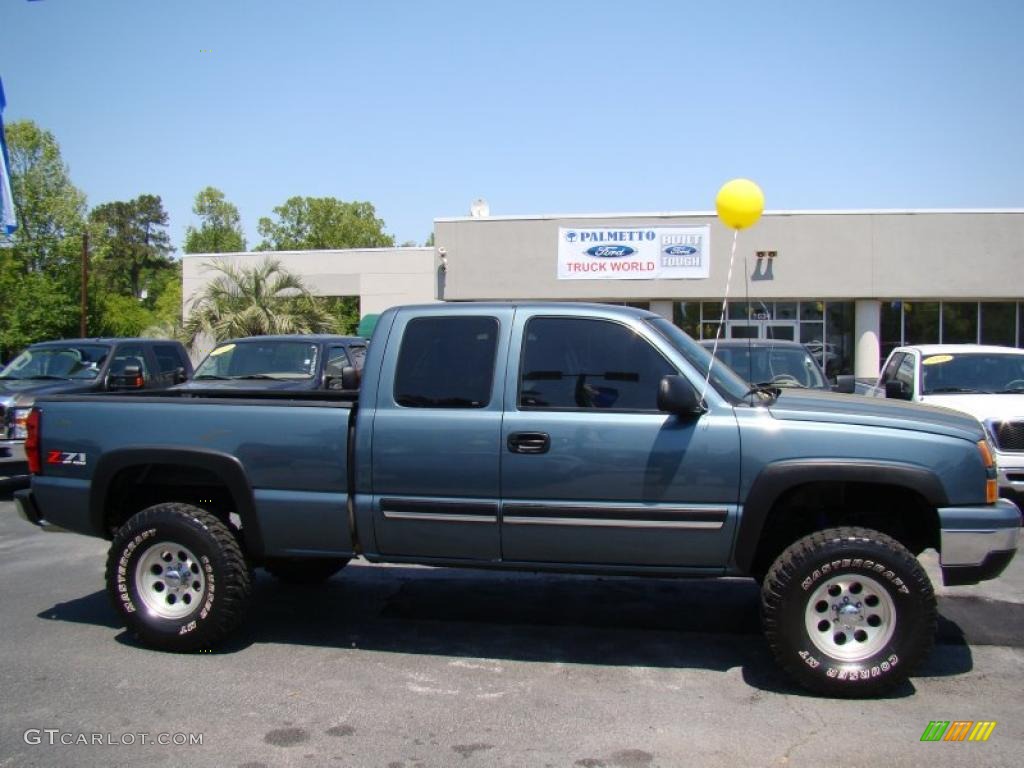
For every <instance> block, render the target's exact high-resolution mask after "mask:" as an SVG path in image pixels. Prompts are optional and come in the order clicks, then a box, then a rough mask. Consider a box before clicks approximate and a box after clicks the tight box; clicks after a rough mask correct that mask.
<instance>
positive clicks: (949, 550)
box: [16, 303, 1020, 696]
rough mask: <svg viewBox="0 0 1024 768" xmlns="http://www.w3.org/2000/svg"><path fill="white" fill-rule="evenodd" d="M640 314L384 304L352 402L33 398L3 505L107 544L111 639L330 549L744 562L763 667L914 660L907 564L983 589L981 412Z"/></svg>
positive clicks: (463, 561)
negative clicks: (785, 384)
mask: <svg viewBox="0 0 1024 768" xmlns="http://www.w3.org/2000/svg"><path fill="white" fill-rule="evenodd" d="M709 366H711V356H710V354H709V353H708V351H707V350H705V349H703V348H702V347H701V346H700V345H699V344H697V343H696V342H694V341H693V339H691V338H690V337H689V336H687V335H686V334H685V333H683V332H682V331H680V330H679V329H678V328H676V327H675V326H674V325H673V324H672V323H671V322H669V321H667V320H664V319H662V318H660V317H658V316H657V315H654V314H651V313H649V312H645V311H642V310H638V309H632V308H627V307H609V306H602V305H587V304H541V303H530V304H526V303H523V304H499V303H494V304H490V303H487V304H472V303H467V304H457V305H452V304H438V305H430V306H419V307H402V308H396V309H392V310H389V311H387V312H385V313H384V314H383V315H382V316H381V317H380V320H379V322H378V325H377V327H376V330H375V332H374V336H373V340H372V343H371V344H370V347H369V354H368V356H367V358H366V365H365V367H364V369H363V377H362V387H361V390H360V392H359V396H358V401H356V402H350V401H345V400H332V399H330V394H329V393H322V392H321V393H317V396H318V398H319V399H313V398H312V396H308V397H306V396H302V395H301V393H299V394H296V393H288V394H287V397H284V396H281V395H278V396H276V397H275V396H273V395H272V394H266V395H263V396H255V395H250V394H246V395H245V396H241V397H236V398H230V397H229V398H225V397H224V396H223V393H218V394H219V396H210V397H208V398H207V397H203V396H202V395H201V393H197V392H195V391H193V392H191V393H187V394H185V395H182V394H175V393H164V394H160V395H155V394H154V395H146V394H144V395H141V396H130V395H129V396H115V397H110V396H105V397H103V398H98V397H95V396H94V397H86V396H63V397H53V398H41V399H39V400H38V401H37V402H36V405H35V408H34V410H33V411H32V413H31V414H30V417H29V421H28V424H29V439H28V445H27V449H26V451H27V455H28V458H29V461H30V463H31V468H32V471H33V473H34V474H33V478H32V484H31V488H30V489H28V490H26V491H23V492H20V493H19V494H18V495H17V498H16V500H17V504H18V507H19V510H20V512H21V514H22V515H23V516H24V517H26V518H27V519H28V520H29V521H31V522H33V523H35V524H37V525H40V526H42V527H44V528H45V527H59V528H62V529H66V530H71V531H77V532H79V533H84V534H88V535H93V536H102V537H107V538H108V539H111V542H112V543H111V547H110V554H109V558H108V561H107V571H106V578H107V588H108V591H109V593H110V596H111V598H112V600H113V602H114V604H115V605H116V606H117V609H118V611H119V612H120V615H121V617H122V618H123V619H124V621H125V622H126V624H127V625H128V627H129V628H130V629H131V630H132V631H134V632H135V633H136V634H137V635H138V636H139V637H140V638H141V640H142V641H143V642H145V643H147V644H149V645H151V646H155V647H159V648H164V649H168V650H175V651H194V650H201V649H207V648H209V647H210V646H212V645H213V644H215V643H217V642H218V641H220V640H222V639H223V638H224V637H225V636H226V635H227V634H228V633H229V632H230V631H231V630H232V629H233V628H234V627H235V626H236V625H237V624H238V623H239V622H240V621H241V619H242V615H243V612H244V607H245V605H246V602H247V599H248V598H249V594H250V591H251V584H252V572H251V569H252V568H253V567H263V568H266V569H267V570H268V571H270V572H271V573H274V574H276V575H278V576H280V577H281V578H284V579H289V580H293V581H318V580H323V579H326V578H328V577H330V576H331V575H332V574H334V573H335V572H336V571H338V569H340V568H341V567H342V566H344V565H345V564H346V563H347V562H348V560H349V559H350V558H352V557H355V556H357V555H362V556H363V557H364V558H366V559H367V560H369V561H371V562H392V563H421V564H427V565H436V566H472V567H481V568H514V569H529V570H538V571H539V570H549V571H571V572H580V573H591V574H622V575H632V576H656V577H669V576H691V577H693V576H697V577H710V576H750V577H753V578H755V579H758V580H759V581H760V582H761V583H762V599H761V608H762V616H763V623H764V629H765V632H766V635H767V639H768V642H769V645H770V647H771V649H772V651H773V653H774V654H775V656H776V658H777V659H778V661H779V662H780V664H781V665H782V667H784V668H785V669H786V670H787V671H788V672H789V673H790V674H791V675H792V676H793V677H794V678H796V680H797V681H799V682H800V683H801V684H803V685H804V686H806V687H808V688H810V689H812V690H814V691H817V692H820V693H825V694H829V695H839V696H863V695H871V694H876V693H878V692H880V691H882V690H884V689H886V688H888V687H890V686H892V685H894V684H896V683H898V682H900V681H902V680H904V679H905V678H906V677H907V675H908V674H909V673H910V672H911V670H913V668H914V666H915V665H916V664H918V663H919V662H920V661H921V660H922V659H923V658H924V657H925V656H926V654H927V653H928V651H929V649H930V647H931V644H932V641H933V637H934V633H935V624H936V604H935V598H934V595H933V591H932V586H931V584H930V582H929V579H928V577H927V575H926V573H925V572H924V570H923V569H922V567H921V565H920V564H919V562H918V560H917V558H916V555H917V554H918V553H920V552H922V551H923V550H925V549H928V548H933V549H936V550H938V552H939V554H940V558H941V566H942V575H943V579H944V581H945V583H946V584H947V585H956V584H971V583H976V582H978V581H980V580H983V579H991V578H994V577H996V576H998V575H999V574H1000V573H1001V572H1002V571H1003V569H1004V568H1005V567H1006V565H1007V564H1008V563H1009V562H1010V560H1011V559H1012V557H1013V555H1014V553H1015V551H1016V548H1017V540H1018V534H1019V529H1020V513H1019V511H1018V510H1017V507H1016V506H1015V505H1014V504H1013V503H1011V502H1009V501H1006V500H1002V499H998V498H997V488H996V467H995V464H994V462H993V458H992V457H993V450H992V447H991V446H990V445H989V443H988V442H987V440H986V436H985V433H984V432H983V430H982V427H981V425H980V424H979V423H978V422H977V421H975V420H974V419H972V418H970V417H968V416H965V415H962V414H958V413H954V412H952V411H948V410H943V409H937V408H928V407H924V406H917V405H913V404H908V403H903V402H896V401H882V400H875V399H868V398H855V397H849V396H843V395H834V394H831V393H828V392H811V391H791V390H779V389H773V388H770V387H764V386H762V387H754V388H751V387H750V385H748V384H747V383H746V382H744V381H743V380H741V379H740V378H738V377H737V376H736V375H735V374H734V373H732V372H731V371H730V370H729V369H728V368H726V367H725V366H721V365H714V366H711V367H710V374H709Z"/></svg>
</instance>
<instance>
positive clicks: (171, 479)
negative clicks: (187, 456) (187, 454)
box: [103, 464, 241, 536]
mask: <svg viewBox="0 0 1024 768" xmlns="http://www.w3.org/2000/svg"><path fill="white" fill-rule="evenodd" d="M168 501H177V502H182V503H185V504H191V505H193V506H196V507H200V508H201V509H205V510H206V511H207V512H210V513H212V514H213V515H215V516H216V517H217V518H219V519H220V520H222V521H223V522H224V523H225V524H227V525H228V526H229V527H230V528H233V529H240V528H241V520H240V518H239V517H238V516H237V515H233V514H232V513H234V512H236V511H237V508H238V505H237V503H236V501H235V499H234V497H233V496H232V495H231V491H230V490H229V488H228V486H227V484H226V483H225V482H224V481H223V480H222V479H221V478H220V477H219V476H218V475H217V474H216V473H215V472H212V471H210V470H208V469H203V468H202V467H194V466H183V465H177V464H141V465H136V466H132V467H126V468H125V469H122V470H121V471H119V472H118V473H117V474H116V475H114V477H113V478H111V481H110V485H109V486H108V487H107V493H106V499H105V504H104V509H103V527H104V530H105V531H106V532H107V534H108V535H109V536H113V534H114V532H115V531H116V530H117V529H118V528H120V527H121V526H122V525H124V523H125V522H126V521H127V520H128V519H129V518H130V517H132V516H133V515H135V514H136V513H137V512H141V511H142V510H143V509H146V508H147V507H151V506H153V505H154V504H160V503H163V502H168Z"/></svg>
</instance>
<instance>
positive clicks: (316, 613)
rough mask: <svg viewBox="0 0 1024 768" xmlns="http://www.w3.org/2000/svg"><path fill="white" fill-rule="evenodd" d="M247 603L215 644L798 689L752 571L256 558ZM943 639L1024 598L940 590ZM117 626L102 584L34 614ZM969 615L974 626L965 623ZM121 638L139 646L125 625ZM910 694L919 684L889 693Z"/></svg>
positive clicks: (1018, 637) (1014, 624)
mask: <svg viewBox="0 0 1024 768" xmlns="http://www.w3.org/2000/svg"><path fill="white" fill-rule="evenodd" d="M257 573H258V576H257V580H256V589H255V595H254V600H253V603H252V606H251V608H250V612H249V616H248V619H247V620H246V622H245V623H244V625H243V626H242V628H241V629H240V630H239V631H238V632H237V633H236V635H235V636H234V637H233V638H231V639H229V640H228V641H227V642H226V643H225V644H224V645H223V646H222V647H220V648H217V649H215V650H214V653H238V652H243V651H244V650H246V649H247V648H249V647H250V646H253V645H258V644H262V643H287V644H292V645H312V646H321V647H327V648H337V649H342V650H348V649H359V650H361V651H374V652H380V653H406V654H431V655H438V656H454V657H465V658H473V659H478V658H487V659H501V660H511V661H538V662H547V663H553V662H561V663H567V664H593V665H611V666H639V667H658V668H681V669H694V668H696V669H706V670H712V671H718V672H725V671H727V670H730V669H732V668H735V667H739V668H740V669H741V674H742V676H743V679H744V681H745V682H746V683H747V684H748V685H751V686H753V687H755V688H758V689H761V690H765V691H771V692H778V693H787V694H798V695H801V694H802V693H803V692H802V691H801V690H800V689H798V688H796V687H795V686H794V685H793V684H792V683H790V681H789V679H788V678H787V677H786V676H785V675H784V673H782V672H781V671H780V670H778V668H777V667H776V665H775V664H774V662H773V660H772V658H771V654H770V652H769V649H768V647H767V645H766V643H765V641H764V640H763V638H762V636H761V629H760V625H759V619H758V588H757V585H756V584H754V582H753V581H751V580H748V579H726V580H713V579H706V580H705V579H701V580H682V579H680V580H669V579H629V578H617V577H616V578H606V577H590V576H570V575H558V574H534V573H507V572H494V571H471V570H458V569H445V568H438V569H431V568H407V567H389V566H379V565H378V566H369V565H365V564H360V563H354V564H352V565H350V566H349V567H348V568H346V569H345V570H344V571H342V572H341V574H339V575H337V576H335V577H334V578H333V579H331V580H330V581H329V582H327V583H326V584H323V585H320V586H316V587H291V586H287V585H283V584H280V583H278V582H277V581H276V580H274V579H272V578H270V577H269V576H266V575H265V574H264V573H263V572H262V571H258V572H257ZM939 613H940V617H939V626H938V632H937V636H936V647H935V649H934V650H933V652H932V654H931V656H930V657H929V659H928V661H927V662H926V663H925V664H924V665H923V667H922V668H921V669H919V670H918V672H917V674H916V677H918V678H921V677H945V676H950V675H958V674H962V673H965V672H969V671H970V670H971V669H972V668H973V659H972V655H971V649H970V645H969V644H974V645H1010V646H1015V647H1021V645H1022V643H1024V640H1022V638H1024V633H1022V632H1021V629H1022V627H1024V605H1019V604H1012V603H1004V602H998V601H990V600H983V599H980V598H940V599H939ZM38 616H39V617H40V618H43V619H47V620H54V621H69V622H75V623H87V624H93V625H96V626H102V627H109V628H111V629H118V628H120V627H121V626H122V624H121V622H120V621H119V619H118V616H117V614H116V613H115V612H114V610H113V608H112V607H111V606H110V603H109V602H108V599H107V596H106V593H105V592H104V591H102V590H100V591H97V592H94V593H92V594H90V595H86V596H84V597H81V598H77V599H75V600H71V601H68V602H65V603H58V604H57V605H55V606H53V607H52V608H49V609H47V610H45V611H42V612H41V613H39V614H38ZM965 628H966V631H965ZM117 639H118V640H119V641H120V642H122V643H124V644H126V645H130V646H133V647H141V646H139V645H138V643H137V642H136V641H135V640H134V638H133V637H132V636H131V635H130V634H129V633H128V632H121V633H120V634H119V635H118V636H117ZM913 693H914V687H913V684H912V683H908V684H906V685H904V686H902V687H901V688H898V689H897V690H896V691H895V692H894V693H892V694H890V696H892V697H902V696H907V695H911V694H913Z"/></svg>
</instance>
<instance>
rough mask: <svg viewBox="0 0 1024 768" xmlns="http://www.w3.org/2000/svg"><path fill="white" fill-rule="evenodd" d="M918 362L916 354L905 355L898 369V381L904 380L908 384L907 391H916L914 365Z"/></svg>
mask: <svg viewBox="0 0 1024 768" xmlns="http://www.w3.org/2000/svg"><path fill="white" fill-rule="evenodd" d="M915 363H917V357H916V356H915V355H904V356H903V360H902V361H901V362H900V367H899V368H898V369H897V370H896V381H902V382H903V383H904V384H906V385H907V390H906V391H907V392H908V393H910V392H913V391H914V365H915Z"/></svg>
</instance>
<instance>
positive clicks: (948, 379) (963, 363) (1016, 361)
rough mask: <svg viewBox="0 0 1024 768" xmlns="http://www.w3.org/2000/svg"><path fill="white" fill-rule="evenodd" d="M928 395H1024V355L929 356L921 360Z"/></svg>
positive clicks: (996, 353)
mask: <svg viewBox="0 0 1024 768" xmlns="http://www.w3.org/2000/svg"><path fill="white" fill-rule="evenodd" d="M921 392H922V394H925V395H959V394H966V395H970V394H977V393H979V392H982V393H986V394H989V393H997V394H1015V393H1024V355H1015V354H1012V353H1006V354H1000V353H998V352H969V353H967V354H952V355H951V354H941V355H927V356H926V357H925V358H924V359H923V360H921Z"/></svg>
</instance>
